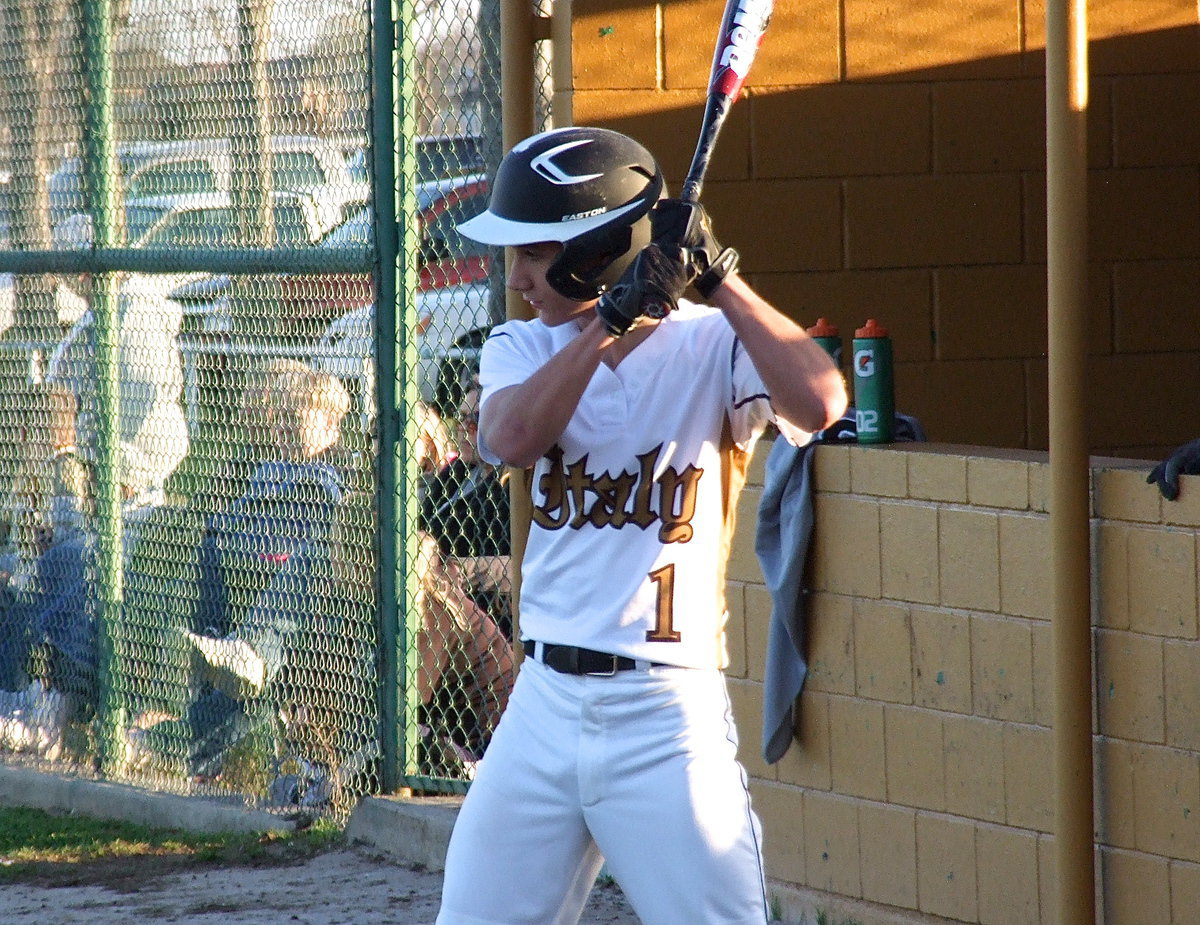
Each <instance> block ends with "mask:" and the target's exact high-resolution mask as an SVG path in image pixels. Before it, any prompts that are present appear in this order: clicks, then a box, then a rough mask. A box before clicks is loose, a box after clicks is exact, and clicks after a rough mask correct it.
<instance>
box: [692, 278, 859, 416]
mask: <svg viewBox="0 0 1200 925" xmlns="http://www.w3.org/2000/svg"><path fill="white" fill-rule="evenodd" d="M712 301H713V304H715V305H717V306H718V307H719V308H720V309H721V310H722V311H723V312H724V313H725V317H726V318H727V319H728V320H729V324H730V325H731V326H732V327H733V330H734V333H736V334H737V336H738V339H739V340H741V342H742V344H743V346H745V348H746V352H747V353H749V354H750V358H751V359H752V360H754V367H755V369H757V370H758V374H759V375H760V376H761V377H762V380H763V384H764V385H766V387H767V391H768V392H770V393H771V404H772V406H773V407H774V408H775V413H776V414H777V415H779V416H780V417H782V418H784V419H785V420H787V421H789V422H790V423H792V424H794V425H795V426H797V427H799V428H802V429H803V430H806V431H808V432H809V433H816V432H817V431H820V430H824V429H825V428H826V427H829V426H830V425H831V424H833V422H834V421H836V420H837V419H838V418H840V417H841V416H842V413H843V412H844V411H845V410H846V405H847V404H848V397H847V395H846V382H845V380H844V379H843V378H842V375H841V373H840V372H839V371H838V369H837V367H836V366H835V365H834V364H833V360H832V359H831V358H830V357H829V354H828V353H826V352H825V351H824V349H822V348H821V346H820V345H819V344H818V343H817V342H816V341H814V340H813V339H812V338H811V337H809V336H808V334H807V333H805V331H804V329H803V328H802V327H800V325H798V324H796V322H794V321H792V320H791V319H790V318H788V317H787V316H786V315H783V314H782V313H780V312H779V311H778V310H777V309H775V308H774V307H773V306H772V305H771V304H770V303H769V302H767V301H766V300H765V299H763V298H762V297H761V296H759V295H758V294H757V293H756V292H754V290H753V289H751V288H750V286H749V284H748V283H746V281H745V280H743V279H742V278H741V277H740V276H739V275H737V274H736V273H733V274H731V275H730V276H729V277H728V278H727V279H726V280H725V284H724V285H723V286H721V288H719V289H718V290H717V291H716V293H714V295H713V299H712Z"/></svg>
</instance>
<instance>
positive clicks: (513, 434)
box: [479, 319, 613, 469]
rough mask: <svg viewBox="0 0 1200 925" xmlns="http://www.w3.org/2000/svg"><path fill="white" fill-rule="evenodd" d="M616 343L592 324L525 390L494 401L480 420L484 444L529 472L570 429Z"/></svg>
mask: <svg viewBox="0 0 1200 925" xmlns="http://www.w3.org/2000/svg"><path fill="white" fill-rule="evenodd" d="M611 343H613V338H611V337H610V336H609V335H608V334H606V333H605V331H604V328H603V327H602V326H601V324H600V323H599V321H596V320H594V319H593V320H591V321H589V322H588V324H587V327H585V328H584V330H583V332H582V333H581V334H580V335H579V336H578V337H576V338H575V339H574V340H572V341H571V342H570V343H569V344H567V346H566V347H564V348H563V349H562V350H560V351H559V352H558V353H556V354H555V355H554V356H553V357H551V358H550V360H549V361H548V362H547V363H546V364H545V365H544V366H542V367H541V368H540V369H538V370H537V372H535V373H534V374H533V375H532V376H530V377H529V378H528V379H526V380H525V381H524V382H522V383H521V384H520V385H514V386H509V387H508V388H505V389H501V390H500V391H498V392H496V393H494V394H493V395H491V396H489V397H488V399H487V402H486V403H485V404H484V406H483V408H482V409H481V413H480V417H479V427H480V432H481V434H482V435H483V440H484V443H485V444H486V445H487V446H488V447H489V448H490V449H491V451H492V452H493V453H495V454H496V455H497V456H499V457H500V459H502V460H503V461H504V462H505V463H507V464H508V465H510V466H516V467H517V468H520V469H526V468H528V467H529V466H532V465H533V464H534V463H536V462H537V461H538V460H539V459H541V458H542V456H544V455H545V454H546V452H547V451H548V450H549V449H550V448H551V447H552V446H553V445H554V443H555V441H557V440H558V438H559V437H561V436H562V434H563V431H564V430H566V429H567V423H568V422H569V421H570V420H571V415H573V414H574V413H575V408H576V407H577V406H578V405H579V399H580V398H581V397H582V396H583V393H584V390H585V389H586V388H587V385H588V383H589V382H590V381H591V378H592V374H593V373H594V372H595V371H596V368H597V367H598V366H599V365H600V359H601V357H602V356H603V353H604V349H605V348H606V347H607V346H608V345H610V344H611Z"/></svg>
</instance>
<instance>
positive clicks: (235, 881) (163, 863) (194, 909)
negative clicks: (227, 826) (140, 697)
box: [0, 848, 638, 925]
mask: <svg viewBox="0 0 1200 925" xmlns="http://www.w3.org/2000/svg"><path fill="white" fill-rule="evenodd" d="M441 886H442V878H441V875H440V874H435V873H430V872H429V871H427V870H423V869H412V868H408V867H404V866H401V865H399V864H398V863H396V862H395V861H393V860H388V859H386V858H383V857H378V856H374V855H372V854H371V853H369V852H367V851H365V850H362V849H358V848H350V849H340V850H334V851H329V852H326V853H324V854H320V855H317V856H316V857H313V858H309V859H307V860H305V861H301V862H297V863H288V864H278V863H263V864H258V865H254V866H251V865H247V864H240V865H237V866H209V865H205V864H197V862H195V861H194V860H184V859H179V858H174V857H167V858H159V857H139V858H134V859H128V860H119V861H105V862H102V863H95V864H84V865H62V864H59V865H53V866H51V867H48V868H47V869H45V870H43V871H39V873H38V874H37V876H36V877H35V878H33V879H32V880H26V881H23V882H21V883H17V884H6V885H4V886H2V887H0V922H3V923H4V925H140V923H159V922H161V923H168V925H214V923H216V922H220V923H221V925H285V923H286V925H352V923H359V922H362V923H368V922H369V923H371V925H432V923H433V921H434V919H435V918H436V917H437V909H438V898H439V896H440V893H441ZM581 922H582V923H585V925H637V923H638V918H637V916H635V915H634V914H633V911H632V910H631V909H630V908H629V904H628V903H627V902H626V901H625V898H624V897H623V896H622V895H621V891H620V890H619V889H618V888H617V887H616V886H613V885H610V886H603V887H598V888H597V889H595V890H593V891H592V897H591V900H590V901H589V903H588V908H587V911H586V913H585V914H584V917H583V919H582V920H581Z"/></svg>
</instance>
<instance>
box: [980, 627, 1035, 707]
mask: <svg viewBox="0 0 1200 925" xmlns="http://www.w3.org/2000/svg"><path fill="white" fill-rule="evenodd" d="M971 678H972V691H973V701H972V702H973V704H974V708H975V713H976V714H977V715H979V716H987V717H990V718H992V719H1002V720H1009V721H1011V722H1017V723H1031V722H1033V721H1034V704H1033V637H1032V633H1031V631H1030V624H1029V622H1028V621H1026V620H1013V619H1007V618H1004V617H995V618H993V617H987V616H983V615H978V616H975V617H972V619H971Z"/></svg>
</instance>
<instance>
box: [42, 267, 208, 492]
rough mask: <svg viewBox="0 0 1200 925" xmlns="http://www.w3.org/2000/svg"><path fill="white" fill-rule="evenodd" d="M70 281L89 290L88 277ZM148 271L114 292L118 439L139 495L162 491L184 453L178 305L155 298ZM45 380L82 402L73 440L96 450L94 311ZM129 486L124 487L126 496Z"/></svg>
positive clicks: (70, 336) (59, 351)
mask: <svg viewBox="0 0 1200 925" xmlns="http://www.w3.org/2000/svg"><path fill="white" fill-rule="evenodd" d="M71 285H73V286H75V287H76V289H77V291H79V293H80V294H81V295H82V296H83V297H87V295H88V294H89V293H88V290H87V285H88V284H87V278H86V277H83V278H80V279H79V280H72V281H71ZM153 285H154V283H153V281H152V279H151V278H149V277H142V276H129V277H127V278H125V279H123V280H122V282H121V284H120V290H119V297H118V311H117V315H118V319H117V323H118V332H117V333H118V338H119V340H118V348H119V349H118V370H117V385H118V396H119V397H118V402H119V411H120V421H121V428H120V434H119V440H120V444H121V448H122V454H123V457H124V459H125V460H126V462H125V463H123V465H127V466H128V467H129V468H131V469H134V470H136V473H137V475H136V478H135V480H134V481H135V482H136V485H135V486H134V491H133V494H140V495H142V496H144V497H143V502H147V501H149V499H150V498H152V497H153V498H156V499H157V500H158V501H159V502H161V499H162V493H163V489H164V484H165V482H166V480H167V477H168V476H170V475H171V473H173V472H174V471H175V469H176V468H177V467H178V466H179V463H180V462H181V461H182V460H183V458H184V456H185V455H187V451H188V445H189V444H188V431H187V418H186V416H185V414H184V409H183V400H182V399H183V358H182V355H181V353H180V350H179V331H180V328H181V326H182V324H183V308H182V306H180V305H179V304H178V303H176V302H173V301H171V300H170V299H161V298H156V297H155V296H156V294H155V293H154V292H153V291H151V287H153ZM46 379H47V381H48V382H53V383H61V384H62V385H64V386H66V387H67V388H69V389H70V390H71V391H72V392H73V393H74V394H75V396H76V398H77V399H78V402H79V415H78V419H77V423H76V445H77V446H78V447H79V449H80V452H81V453H82V454H83V456H84V458H85V459H89V460H91V459H93V458H94V454H95V451H96V425H97V415H98V414H99V413H100V409H99V407H98V406H97V398H96V382H97V379H98V376H97V369H96V342H95V319H94V316H93V314H92V311H91V310H90V309H89V310H88V311H86V312H84V314H83V316H82V317H81V318H80V319H79V320H78V321H77V322H76V323H75V324H74V325H73V326H72V327H71V329H70V331H68V332H67V335H66V337H64V338H63V340H62V342H61V343H60V344H59V345H58V347H57V348H56V349H55V351H54V353H53V354H52V355H51V357H50V362H49V364H48V366H47V370H46ZM129 494H130V493H129V492H127V498H126V500H128V495H129Z"/></svg>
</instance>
